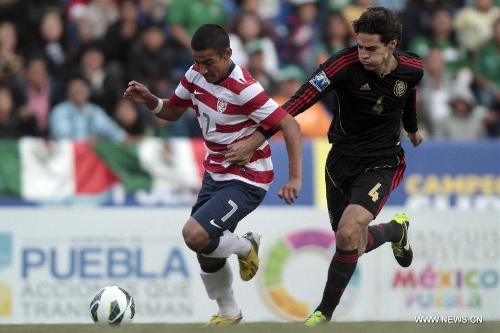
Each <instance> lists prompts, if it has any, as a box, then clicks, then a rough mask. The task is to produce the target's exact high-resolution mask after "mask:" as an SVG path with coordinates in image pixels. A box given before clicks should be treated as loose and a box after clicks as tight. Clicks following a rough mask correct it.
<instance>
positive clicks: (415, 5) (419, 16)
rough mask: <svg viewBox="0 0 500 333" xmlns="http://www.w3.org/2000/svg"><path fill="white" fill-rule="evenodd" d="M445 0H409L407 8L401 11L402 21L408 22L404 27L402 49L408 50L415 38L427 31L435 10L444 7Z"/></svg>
mask: <svg viewBox="0 0 500 333" xmlns="http://www.w3.org/2000/svg"><path fill="white" fill-rule="evenodd" d="M444 3H445V0H409V1H408V4H407V6H406V8H405V9H404V10H403V11H402V12H400V13H399V15H398V16H399V18H400V20H401V22H408V23H407V24H406V25H405V28H404V29H403V37H402V38H401V44H400V45H399V46H398V48H399V49H400V50H408V49H409V45H410V43H411V41H412V40H413V38H415V37H416V36H418V35H419V34H421V33H422V32H423V31H427V30H428V29H429V27H430V26H431V21H432V16H433V15H434V12H435V11H436V10H438V9H440V8H443V5H444Z"/></svg>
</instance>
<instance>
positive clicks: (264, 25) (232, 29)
mask: <svg viewBox="0 0 500 333" xmlns="http://www.w3.org/2000/svg"><path fill="white" fill-rule="evenodd" d="M263 1H265V0H238V1H236V3H237V4H238V8H239V10H238V11H237V12H236V13H235V14H234V15H231V19H230V21H229V24H228V28H227V31H228V32H229V33H237V30H238V26H239V25H240V23H239V22H240V20H241V18H242V16H244V15H245V14H246V13H253V14H255V15H256V16H257V17H258V18H259V26H260V30H261V35H262V36H265V37H268V38H271V40H272V41H273V42H274V43H276V42H277V41H278V36H277V35H276V31H275V28H274V24H273V22H272V20H270V19H267V18H265V17H264V16H263V14H264V12H265V11H266V10H267V9H268V8H267V7H266V6H262V4H263Z"/></svg>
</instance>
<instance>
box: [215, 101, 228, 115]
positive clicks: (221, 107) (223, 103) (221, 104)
mask: <svg viewBox="0 0 500 333" xmlns="http://www.w3.org/2000/svg"><path fill="white" fill-rule="evenodd" d="M226 108H227V101H225V100H223V99H220V98H219V99H218V100H217V112H219V113H223V112H224V111H226Z"/></svg>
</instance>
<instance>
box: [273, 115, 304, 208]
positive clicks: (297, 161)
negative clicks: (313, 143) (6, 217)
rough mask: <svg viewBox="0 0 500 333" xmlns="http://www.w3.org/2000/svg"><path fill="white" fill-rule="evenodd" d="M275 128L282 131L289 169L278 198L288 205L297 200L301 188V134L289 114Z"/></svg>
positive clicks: (298, 126) (296, 123)
mask: <svg viewBox="0 0 500 333" xmlns="http://www.w3.org/2000/svg"><path fill="white" fill-rule="evenodd" d="M276 127H277V128H279V129H281V130H282V131H283V136H284V139H285V143H286V150H287V152H288V169H289V176H288V181H287V182H286V183H285V184H283V185H282V186H281V187H280V189H279V191H278V196H279V197H280V198H281V199H284V200H285V202H286V203H287V204H289V205H290V204H292V203H294V202H295V201H296V200H297V198H298V197H299V191H300V188H301V187H302V134H301V132H300V125H299V123H298V122H297V121H296V120H295V119H294V118H293V117H292V116H291V115H289V114H287V115H286V116H285V117H284V118H283V119H281V121H280V122H279V123H278V125H277V126H276Z"/></svg>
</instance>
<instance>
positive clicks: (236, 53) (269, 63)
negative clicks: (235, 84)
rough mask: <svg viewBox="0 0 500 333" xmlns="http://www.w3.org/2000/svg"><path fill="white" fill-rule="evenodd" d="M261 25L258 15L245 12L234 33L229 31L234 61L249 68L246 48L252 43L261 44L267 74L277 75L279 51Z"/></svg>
mask: <svg viewBox="0 0 500 333" xmlns="http://www.w3.org/2000/svg"><path fill="white" fill-rule="evenodd" d="M261 24H262V23H261V20H260V18H259V16H257V14H256V13H253V12H245V13H242V14H241V15H240V19H239V21H238V23H237V24H236V25H235V27H234V31H232V32H229V31H228V32H229V40H230V43H231V49H232V50H233V55H232V59H233V61H234V62H235V63H237V64H239V65H240V66H241V67H248V53H247V50H246V49H245V48H246V46H247V45H248V44H250V43H253V42H256V43H260V44H261V48H262V53H263V58H264V59H265V62H264V64H263V65H264V68H265V70H266V72H268V73H271V74H276V73H277V72H278V69H279V59H278V51H277V50H276V46H275V45H274V42H273V40H272V39H271V38H270V37H269V36H266V35H265V34H264V33H263V31H262V25H261Z"/></svg>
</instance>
